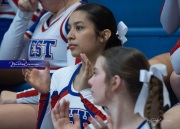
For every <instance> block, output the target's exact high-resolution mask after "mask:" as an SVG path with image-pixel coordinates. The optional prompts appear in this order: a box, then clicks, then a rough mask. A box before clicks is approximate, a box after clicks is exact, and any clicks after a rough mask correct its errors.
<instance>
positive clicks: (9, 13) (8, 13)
mask: <svg viewBox="0 0 180 129" xmlns="http://www.w3.org/2000/svg"><path fill="white" fill-rule="evenodd" d="M0 14H7V15H16V14H15V13H14V12H0Z"/></svg>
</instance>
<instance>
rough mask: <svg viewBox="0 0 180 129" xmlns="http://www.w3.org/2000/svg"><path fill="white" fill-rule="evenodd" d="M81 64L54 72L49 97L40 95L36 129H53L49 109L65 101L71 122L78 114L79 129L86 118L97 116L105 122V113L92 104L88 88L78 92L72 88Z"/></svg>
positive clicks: (86, 120) (99, 107)
mask: <svg viewBox="0 0 180 129" xmlns="http://www.w3.org/2000/svg"><path fill="white" fill-rule="evenodd" d="M80 67H81V63H80V64H77V65H74V66H69V67H65V68H61V69H59V70H57V71H55V72H54V74H53V75H52V79H51V86H50V97H51V99H49V97H48V96H46V95H42V96H43V97H41V100H40V105H39V116H38V129H40V128H41V129H53V125H52V120H51V114H50V113H51V112H50V111H51V108H52V107H54V105H55V103H56V102H57V101H59V102H60V103H61V102H62V101H63V99H65V100H69V101H70V109H69V118H70V121H72V122H73V114H79V118H80V121H81V128H83V123H84V122H88V117H89V116H92V117H94V116H95V115H99V116H101V117H102V118H103V120H106V116H105V114H106V113H105V111H104V110H103V108H102V107H101V106H95V105H94V104H93V98H92V95H91V90H90V88H88V89H84V90H82V91H80V92H78V91H76V90H75V89H74V88H73V80H74V78H75V77H76V74H77V73H78V72H79V69H80Z"/></svg>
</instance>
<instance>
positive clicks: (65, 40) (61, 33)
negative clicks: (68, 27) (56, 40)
mask: <svg viewBox="0 0 180 129" xmlns="http://www.w3.org/2000/svg"><path fill="white" fill-rule="evenodd" d="M68 16H69V15H68ZM68 16H66V18H65V19H64V20H63V22H62V24H61V27H60V35H61V37H62V39H63V40H64V42H67V39H66V37H65V36H64V35H63V30H62V27H63V25H64V22H65V20H66V19H67V17H68Z"/></svg>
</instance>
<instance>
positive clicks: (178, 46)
mask: <svg viewBox="0 0 180 129" xmlns="http://www.w3.org/2000/svg"><path fill="white" fill-rule="evenodd" d="M178 48H180V40H178V42H177V43H176V45H175V46H174V47H173V49H171V51H170V55H172V54H173V53H174V52H175V51H176V50H177V49H178Z"/></svg>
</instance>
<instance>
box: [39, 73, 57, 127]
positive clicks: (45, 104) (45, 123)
mask: <svg viewBox="0 0 180 129" xmlns="http://www.w3.org/2000/svg"><path fill="white" fill-rule="evenodd" d="M56 86H57V85H56V74H53V76H52V78H51V85H50V92H49V93H48V94H41V96H40V101H39V111H38V122H37V129H45V128H47V129H53V128H54V126H53V123H52V120H51V109H52V107H53V106H54V105H55V104H56V102H57V101H58V93H57V92H56V91H57V90H56ZM54 91H55V92H54Z"/></svg>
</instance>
